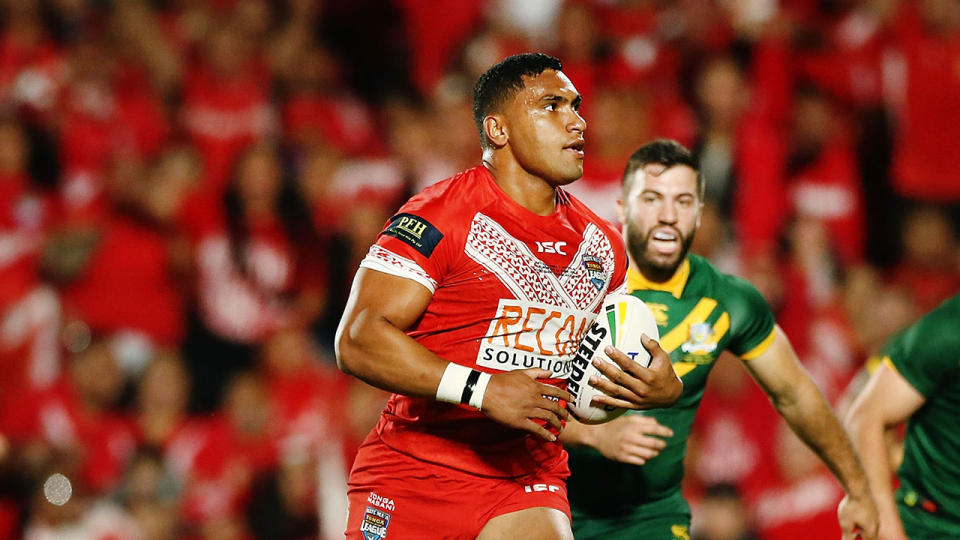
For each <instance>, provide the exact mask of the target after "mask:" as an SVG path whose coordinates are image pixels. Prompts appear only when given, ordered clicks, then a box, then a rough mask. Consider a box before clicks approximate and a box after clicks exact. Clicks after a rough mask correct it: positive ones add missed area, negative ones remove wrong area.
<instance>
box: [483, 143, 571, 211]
mask: <svg viewBox="0 0 960 540" xmlns="http://www.w3.org/2000/svg"><path fill="white" fill-rule="evenodd" d="M483 166H484V167H486V168H487V170H488V171H490V174H491V175H493V180H494V182H496V183H497V185H498V186H500V189H502V190H503V192H504V193H506V194H507V196H508V197H510V198H511V199H513V201H514V202H516V203H517V204H519V205H520V206H522V207H524V208H526V209H527V210H529V211H531V212H533V213H534V214H537V215H538V216H549V215H550V214H552V213H553V212H554V211H555V210H556V208H557V190H556V188H555V187H554V186H552V185H551V184H550V183H549V182H547V181H546V180H544V179H543V178H540V177H539V176H534V175H532V174H530V173H528V172H527V171H525V170H524V169H523V168H522V167H520V165H519V164H518V163H517V162H516V161H512V160H506V159H497V157H496V156H495V155H494V154H493V153H488V152H485V153H484V155H483Z"/></svg>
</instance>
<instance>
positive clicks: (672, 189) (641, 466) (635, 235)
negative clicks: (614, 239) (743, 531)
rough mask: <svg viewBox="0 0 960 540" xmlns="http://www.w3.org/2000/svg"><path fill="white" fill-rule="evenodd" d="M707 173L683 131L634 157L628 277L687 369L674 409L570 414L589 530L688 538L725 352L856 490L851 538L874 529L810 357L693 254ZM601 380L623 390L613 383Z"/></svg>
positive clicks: (847, 515)
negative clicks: (603, 416)
mask: <svg viewBox="0 0 960 540" xmlns="http://www.w3.org/2000/svg"><path fill="white" fill-rule="evenodd" d="M702 196H703V180H702V178H701V176H700V174H699V171H698V166H697V164H696V161H695V160H694V158H693V157H692V155H691V154H690V152H689V151H688V150H687V149H686V148H684V147H683V146H681V145H680V144H679V143H676V142H674V141H666V140H658V141H654V142H652V143H649V144H647V145H645V146H643V147H641V148H640V149H639V150H637V151H636V152H635V153H634V154H633V156H631V158H630V161H629V163H628V164H627V167H626V170H625V172H624V179H623V192H622V200H621V201H620V208H621V214H622V221H623V223H624V235H625V237H626V240H627V248H628V251H629V255H630V274H629V280H628V287H629V289H630V292H631V294H633V295H635V296H637V297H639V298H640V299H642V300H643V301H644V302H646V303H647V305H648V306H649V307H650V308H651V310H652V311H653V312H654V315H655V316H656V318H657V325H658V327H659V330H660V346H661V347H662V348H663V349H664V350H665V351H667V352H668V353H669V354H670V359H671V361H672V362H673V366H674V369H675V371H676V372H677V374H678V375H679V376H680V377H681V379H682V380H683V394H682V395H681V397H680V400H679V401H677V403H676V404H675V405H674V406H673V407H671V408H668V409H656V410H651V411H644V412H637V413H632V412H628V414H626V415H625V416H622V417H620V418H618V419H616V420H613V421H611V422H608V423H606V424H600V425H596V426H587V425H583V424H578V423H575V422H570V423H569V424H568V426H567V427H566V429H565V430H564V432H563V434H562V436H561V438H562V440H563V441H564V443H565V444H566V445H567V448H568V450H569V451H570V468H571V471H572V476H571V477H570V480H569V482H568V487H567V489H568V493H569V498H570V504H571V506H572V510H573V530H574V536H575V537H576V538H577V539H578V540H586V539H591V538H598V539H599V538H603V539H606V540H617V539H628V538H629V539H634V538H644V539H648V540H673V539H689V537H690V531H689V527H690V507H689V505H688V504H687V502H686V501H685V500H684V499H683V496H682V494H681V490H680V484H681V480H682V478H683V458H684V454H685V453H686V441H687V438H688V436H689V434H690V426H691V424H692V423H693V418H694V416H695V415H696V413H697V408H698V407H699V405H700V399H701V397H702V396H703V390H704V386H705V384H706V381H707V375H708V374H709V373H710V369H711V368H712V367H713V364H714V362H715V361H716V359H717V358H718V357H719V356H720V353H721V352H723V351H725V350H726V351H730V352H732V353H734V354H736V355H737V356H739V357H740V358H741V359H742V360H743V364H744V366H745V367H746V368H747V370H748V371H749V372H750V373H751V375H753V377H754V378H755V379H756V380H757V382H758V383H759V384H760V385H761V386H762V387H763V389H764V390H765V391H766V392H767V393H768V394H769V395H770V398H771V400H772V401H773V404H774V406H775V407H776V408H777V410H778V411H779V412H780V414H781V415H783V417H784V418H785V419H786V420H787V422H789V424H790V425H791V427H792V428H793V429H794V431H796V432H797V434H798V435H800V437H801V438H802V439H803V440H804V441H806V443H807V444H808V445H809V446H810V447H811V448H812V449H813V450H815V451H816V452H817V454H818V455H819V456H820V457H821V459H823V460H824V462H826V464H827V465H828V466H829V467H830V469H831V470H832V471H833V472H834V474H835V475H836V476H837V478H838V479H839V480H840V483H841V484H842V485H843V487H844V489H845V490H846V492H847V497H846V498H845V500H844V502H843V503H842V504H841V507H840V509H839V517H840V524H841V527H842V528H843V530H844V531H845V533H844V534H845V536H844V538H853V537H854V531H855V530H861V531H862V535H863V538H866V539H872V538H874V534H875V531H876V528H877V512H876V508H875V506H874V502H873V498H872V496H871V494H870V491H869V489H868V483H867V479H866V477H865V475H864V472H863V469H862V467H861V466H860V463H859V461H858V459H857V457H856V455H855V454H854V452H853V449H852V447H851V445H850V442H849V440H848V439H847V436H846V434H845V432H844V431H843V428H842V427H841V425H840V422H839V421H838V420H837V418H836V416H835V415H834V413H833V410H832V409H831V408H830V406H829V404H827V402H826V400H825V399H824V398H823V395H822V394H821V393H820V391H819V390H818V388H817V386H816V384H815V383H814V382H813V380H812V379H811V378H810V376H809V375H808V374H807V373H806V371H805V370H804V369H803V368H802V367H801V365H800V363H799V361H798V360H797V358H796V355H795V354H794V352H793V349H792V348H791V346H790V343H789V342H788V340H787V339H786V337H785V336H784V334H783V332H782V331H781V330H780V329H779V327H778V326H777V325H776V322H775V321H774V317H773V313H772V312H771V310H770V307H769V306H768V305H767V303H766V301H765V300H764V299H763V297H762V296H760V293H759V292H757V290H756V289H755V288H754V287H753V286H751V285H750V284H749V283H747V282H746V281H744V280H742V279H739V278H736V277H733V276H729V275H725V274H722V273H721V272H719V271H717V269H716V268H714V267H713V266H712V265H711V264H710V263H709V262H707V261H706V260H705V259H703V258H702V257H697V256H695V255H688V254H687V251H688V249H689V247H690V243H691V242H692V241H693V235H694V232H695V231H696V229H697V227H698V226H699V221H700V211H701V206H702V203H701V201H702ZM595 386H597V387H598V388H600V389H601V390H604V391H605V392H608V393H611V394H614V393H615V391H616V389H615V387H614V386H613V385H611V384H607V383H605V382H604V381H602V380H601V381H598V382H596V383H595Z"/></svg>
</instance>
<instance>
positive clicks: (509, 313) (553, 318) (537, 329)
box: [477, 298, 596, 379]
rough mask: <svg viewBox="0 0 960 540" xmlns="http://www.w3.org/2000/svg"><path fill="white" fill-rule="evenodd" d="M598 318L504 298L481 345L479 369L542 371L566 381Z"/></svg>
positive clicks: (576, 311)
mask: <svg viewBox="0 0 960 540" xmlns="http://www.w3.org/2000/svg"><path fill="white" fill-rule="evenodd" d="M595 317H596V315H594V314H593V313H591V312H588V311H579V310H573V309H569V308H562V307H558V306H551V305H548V304H542V303H539V302H529V301H524V300H514V299H506V298H503V299H501V300H500V304H499V305H498V306H497V313H496V316H495V317H494V318H493V319H492V320H491V321H490V327H489V328H488V329H487V335H486V337H484V338H483V340H482V341H481V343H480V350H479V352H478V353H477V365H478V366H483V367H487V368H493V369H496V370H499V371H513V370H515V369H529V368H540V369H546V370H550V371H552V372H553V374H554V376H555V377H556V378H559V379H562V378H565V377H567V375H569V373H570V362H571V360H572V359H573V356H574V355H575V354H576V351H577V346H578V345H579V343H580V340H581V339H582V338H583V335H584V332H586V331H587V328H588V327H589V325H590V321H593V319H594V318H595Z"/></svg>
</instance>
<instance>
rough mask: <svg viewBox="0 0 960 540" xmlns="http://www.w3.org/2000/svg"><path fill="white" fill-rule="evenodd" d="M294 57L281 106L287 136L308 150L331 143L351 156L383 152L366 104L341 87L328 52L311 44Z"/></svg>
mask: <svg viewBox="0 0 960 540" xmlns="http://www.w3.org/2000/svg"><path fill="white" fill-rule="evenodd" d="M297 60H298V61H297V63H296V71H294V72H293V73H291V74H290V76H289V79H290V80H289V82H288V84H289V85H290V86H291V89H290V92H291V95H290V97H289V99H287V101H286V104H285V105H284V107H283V127H284V129H285V134H286V136H287V137H289V138H290V139H291V140H293V141H294V142H295V143H296V144H297V145H298V146H300V147H301V148H303V149H307V150H309V149H315V148H317V147H319V146H332V147H333V148H336V149H337V150H339V151H340V152H342V153H344V154H348V155H354V156H370V155H379V154H382V153H383V144H382V143H381V142H380V141H379V140H378V138H377V133H376V130H375V126H374V118H373V115H372V113H371V111H370V110H369V107H368V106H367V105H366V103H364V102H363V101H361V100H360V99H359V98H357V97H356V96H354V95H352V94H351V93H350V92H349V91H348V90H347V89H346V88H345V87H344V84H343V83H342V81H341V80H340V79H341V76H342V75H341V73H340V71H341V70H340V67H339V66H338V65H337V63H336V60H335V58H334V57H333V56H332V55H331V54H330V52H329V51H327V50H325V49H323V48H321V47H314V48H311V49H308V50H305V51H303V52H302V53H301V55H300V56H299V58H297Z"/></svg>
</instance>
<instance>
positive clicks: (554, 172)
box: [504, 70, 587, 186]
mask: <svg viewBox="0 0 960 540" xmlns="http://www.w3.org/2000/svg"><path fill="white" fill-rule="evenodd" d="M524 82H525V83H526V84H525V85H524V88H523V90H521V91H520V92H518V93H517V95H516V97H515V98H514V100H513V101H512V102H510V103H509V104H508V105H507V107H505V110H504V113H505V114H504V121H505V125H506V127H507V133H508V135H509V139H508V144H509V145H510V149H511V151H512V154H513V156H514V157H515V158H516V160H517V162H518V163H519V165H520V166H521V167H522V168H523V169H524V170H525V171H526V172H528V173H530V174H531V175H534V176H537V177H539V178H542V179H544V180H546V181H547V182H548V183H550V184H551V185H555V186H556V185H566V184H569V183H570V182H573V181H574V180H576V179H578V178H580V177H581V176H583V141H584V140H583V133H584V131H585V130H586V129H587V123H586V121H584V119H583V117H581V116H580V113H579V112H578V110H579V109H580V94H579V93H578V92H577V89H576V88H575V87H574V86H573V83H572V82H570V79H569V78H567V76H566V75H564V74H563V72H559V71H553V70H547V71H544V72H543V73H541V74H540V75H537V76H535V77H524Z"/></svg>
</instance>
